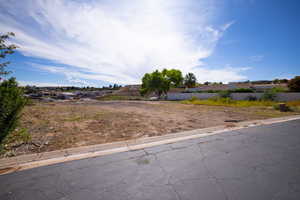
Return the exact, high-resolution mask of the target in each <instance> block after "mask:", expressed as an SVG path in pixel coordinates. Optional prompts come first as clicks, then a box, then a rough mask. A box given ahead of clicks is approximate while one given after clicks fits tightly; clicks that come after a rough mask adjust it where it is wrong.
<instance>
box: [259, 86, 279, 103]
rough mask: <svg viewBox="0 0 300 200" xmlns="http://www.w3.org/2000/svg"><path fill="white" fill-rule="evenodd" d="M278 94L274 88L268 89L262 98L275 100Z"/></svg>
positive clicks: (263, 99)
mask: <svg viewBox="0 0 300 200" xmlns="http://www.w3.org/2000/svg"><path fill="white" fill-rule="evenodd" d="M276 96H277V92H276V90H273V89H271V90H267V91H265V92H264V94H263V95H262V97H261V100H262V101H274V100H275V98H276Z"/></svg>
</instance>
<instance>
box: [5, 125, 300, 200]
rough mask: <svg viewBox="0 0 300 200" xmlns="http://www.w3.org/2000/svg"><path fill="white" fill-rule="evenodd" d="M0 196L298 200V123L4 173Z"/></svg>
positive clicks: (28, 199)
mask: <svg viewBox="0 0 300 200" xmlns="http://www.w3.org/2000/svg"><path fill="white" fill-rule="evenodd" d="M0 199H1V200H6V199H8V200H9V199H22V200H32V199H35V200H39V199H41V200H43V199H53V200H54V199H55V200H77V199H80V200H83V199H86V200H94V199H108V200H126V199H128V200H140V199H143V200H144V199H149V200H154V199H158V200H168V199H172V200H173V199H174V200H193V199H197V200H199V199H204V200H211V199H213V200H218V199H224V200H231V199H236V200H241V199H243V200H247V199H249V200H254V199H255V200H260V199H261V200H268V199H273V200H282V199H283V200H292V199H293V200H299V199H300V120H294V121H289V122H283V123H277V124H272V125H264V126H259V127H252V128H247V129H240V130H237V131H232V132H225V133H222V134H218V135H214V136H208V137H203V138H198V139H192V140H186V141H183V142H178V143H173V144H167V145H160V146H156V147H151V148H146V149H142V150H137V151H130V152H124V153H117V154H113V155H107V156H102V157H97V158H88V159H84V160H77V161H72V162H66V163H60V164H56V165H51V166H45V167H40V168H35V169H30V170H26V171H20V172H16V173H12V174H6V175H2V176H0Z"/></svg>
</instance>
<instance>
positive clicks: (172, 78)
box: [162, 69, 183, 87]
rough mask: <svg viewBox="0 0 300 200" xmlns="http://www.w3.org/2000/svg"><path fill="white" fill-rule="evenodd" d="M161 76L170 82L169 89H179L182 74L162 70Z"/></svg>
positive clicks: (176, 70) (175, 71) (176, 71)
mask: <svg viewBox="0 0 300 200" xmlns="http://www.w3.org/2000/svg"><path fill="white" fill-rule="evenodd" d="M162 75H163V76H164V77H165V78H166V79H167V80H168V81H169V82H170V86H171V87H179V86H180V85H182V82H183V77H182V73H181V71H180V70H178V69H170V70H168V69H164V70H163V71H162Z"/></svg>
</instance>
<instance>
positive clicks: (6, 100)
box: [0, 78, 26, 143]
mask: <svg viewBox="0 0 300 200" xmlns="http://www.w3.org/2000/svg"><path fill="white" fill-rule="evenodd" d="M25 104H26V98H25V97H24V96H23V90H22V89H21V88H19V87H18V83H17V82H16V79H15V78H10V79H9V80H5V81H3V82H2V83H0V143H1V142H2V141H3V140H4V139H5V137H6V136H7V135H9V134H10V133H11V132H13V131H14V130H15V128H16V127H17V125H18V122H19V118H20V114H21V111H22V109H23V107H24V106H25Z"/></svg>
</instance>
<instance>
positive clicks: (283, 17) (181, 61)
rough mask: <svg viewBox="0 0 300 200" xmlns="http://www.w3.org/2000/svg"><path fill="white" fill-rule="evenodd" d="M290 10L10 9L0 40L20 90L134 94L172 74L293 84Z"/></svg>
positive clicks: (13, 5)
mask: <svg viewBox="0 0 300 200" xmlns="http://www.w3.org/2000/svg"><path fill="white" fill-rule="evenodd" d="M299 8H300V1H297V0H286V1H281V0H223V1H219V0H185V1H182V0H122V1H121V0H115V1H109V0H88V1H87V0H85V1H84V0H69V1H67V0H40V1H35V0H23V1H18V0H11V1H2V2H1V4H0V17H1V19H5V20H2V21H1V22H0V31H1V32H7V31H12V32H14V33H15V34H16V37H15V38H14V39H13V40H12V42H13V43H15V44H17V45H18V46H19V47H20V48H19V49H18V51H17V52H16V53H15V54H13V55H11V56H9V57H8V60H10V61H11V65H9V67H8V69H9V70H11V71H13V74H12V75H13V76H15V77H17V79H18V80H19V82H20V83H21V84H23V85H27V84H29V85H40V86H46V85H47V86H48V85H49V86H50V85H75V86H103V85H107V84H111V83H118V84H124V85H125V84H136V83H140V79H141V77H142V76H143V74H144V73H147V72H151V71H153V70H155V69H162V68H177V69H181V70H182V71H183V72H184V73H187V72H193V73H195V74H196V76H197V79H198V81H199V82H204V81H218V82H219V81H222V82H231V81H243V80H262V79H275V78H291V77H294V76H296V75H300V58H299V57H300V40H299V35H300V26H299V19H300V13H299V12H298V10H299Z"/></svg>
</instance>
